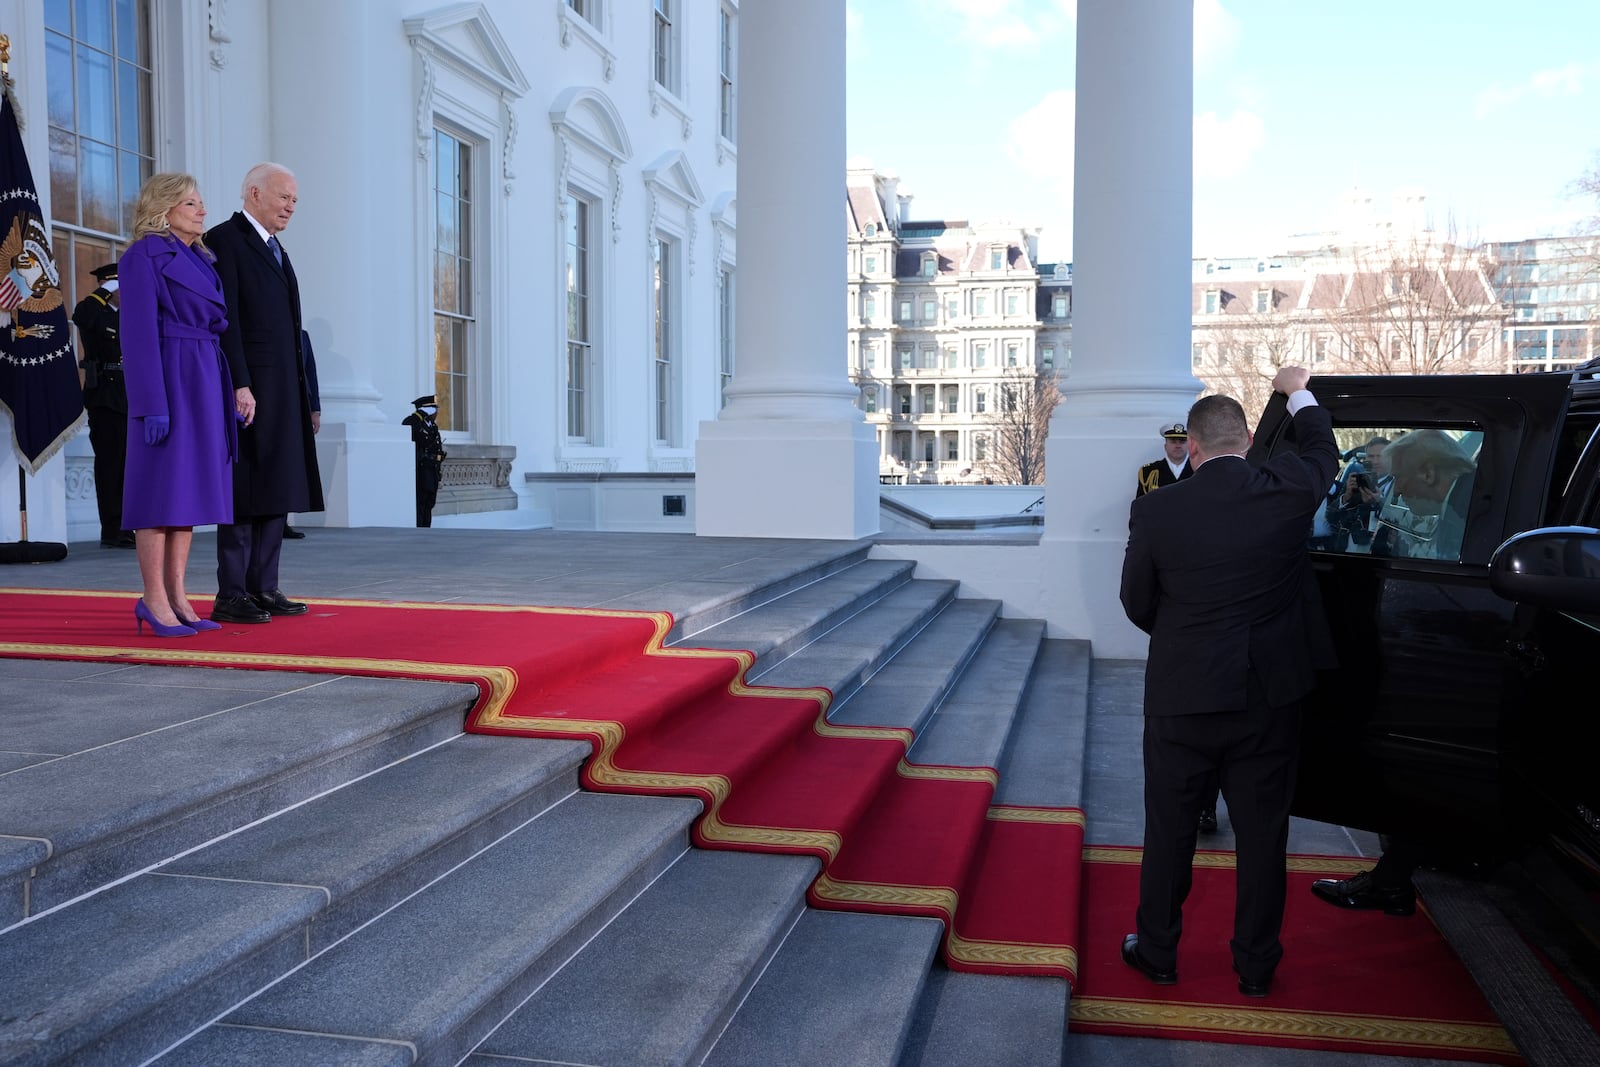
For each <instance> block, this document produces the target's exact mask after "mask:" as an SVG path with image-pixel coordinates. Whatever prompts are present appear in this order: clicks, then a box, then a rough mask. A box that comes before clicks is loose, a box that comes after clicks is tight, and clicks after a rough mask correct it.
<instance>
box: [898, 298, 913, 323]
mask: <svg viewBox="0 0 1600 1067" xmlns="http://www.w3.org/2000/svg"><path fill="white" fill-rule="evenodd" d="M900 321H901V322H910V321H911V301H909V300H902V301H900Z"/></svg>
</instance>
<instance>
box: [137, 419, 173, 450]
mask: <svg viewBox="0 0 1600 1067" xmlns="http://www.w3.org/2000/svg"><path fill="white" fill-rule="evenodd" d="M143 421H144V443H145V444H147V445H159V444H160V443H161V442H162V441H165V440H166V439H167V433H168V432H169V431H170V430H171V429H172V419H171V418H169V417H168V416H166V415H146V416H144V420H143Z"/></svg>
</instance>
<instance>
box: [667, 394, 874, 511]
mask: <svg viewBox="0 0 1600 1067" xmlns="http://www.w3.org/2000/svg"><path fill="white" fill-rule="evenodd" d="M695 507H696V514H695V533H696V534H698V535H699V536H702V537H804V538H815V539H818V540H824V539H827V540H847V541H853V540H857V539H859V538H862V537H870V536H872V535H873V534H875V533H877V532H878V439H877V435H876V433H874V432H873V429H872V427H870V426H868V425H867V424H866V423H864V422H854V423H851V422H839V421H835V420H827V421H813V420H807V419H769V420H765V421H756V420H743V419H741V420H730V421H719V422H703V423H701V424H700V438H699V441H698V442H697V443H696V445H695Z"/></svg>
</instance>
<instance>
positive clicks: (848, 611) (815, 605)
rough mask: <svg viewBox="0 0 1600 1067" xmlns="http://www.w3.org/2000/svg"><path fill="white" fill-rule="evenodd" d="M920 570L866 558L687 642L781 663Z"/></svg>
mask: <svg viewBox="0 0 1600 1067" xmlns="http://www.w3.org/2000/svg"><path fill="white" fill-rule="evenodd" d="M915 570H916V564H915V563H914V562H911V561H908V560H874V559H869V560H865V561H863V562H861V563H857V564H856V565H855V566H853V567H849V568H847V569H845V570H842V571H839V572H838V573H836V574H830V575H828V576H827V577H826V578H823V579H821V580H820V581H815V582H812V583H810V584H809V585H806V586H805V587H804V588H801V589H797V590H795V591H794V592H792V593H790V594H789V595H788V596H785V597H783V598H781V599H779V600H775V601H772V602H770V603H767V604H763V605H761V606H760V607H756V608H752V609H751V610H749V611H746V612H744V613H743V614H741V615H738V616H735V617H734V618H731V619H728V620H727V621H726V622H722V623H718V624H717V625H715V626H712V627H709V628H707V629H704V630H701V631H699V632H698V633H696V634H694V636H693V638H692V639H690V640H686V641H684V642H682V643H683V644H687V645H691V646H693V647H695V648H725V649H744V650H746V651H749V652H752V653H754V654H755V656H756V659H757V660H758V661H759V662H762V663H767V662H778V661H781V660H783V659H784V658H785V657H787V656H789V655H790V654H792V653H793V652H796V651H798V650H799V649H801V648H804V647H805V646H806V645H808V644H810V643H811V642H812V641H814V640H816V639H817V638H818V637H820V636H822V635H823V634H825V633H827V632H828V631H829V630H831V629H833V628H834V627H835V626H838V625H839V624H840V623H841V622H843V621H844V620H846V619H848V618H850V617H851V616H852V615H855V614H856V613H857V612H860V611H862V610H863V609H865V608H867V607H868V606H870V605H872V604H873V603H875V602H877V601H878V600H881V599H883V598H884V597H886V596H888V595H889V594H890V593H891V592H893V591H894V590H895V589H896V588H897V587H899V586H900V585H903V584H905V583H906V582H908V581H910V580H911V574H912V572H913V571H915Z"/></svg>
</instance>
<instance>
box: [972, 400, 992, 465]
mask: <svg viewBox="0 0 1600 1067" xmlns="http://www.w3.org/2000/svg"><path fill="white" fill-rule="evenodd" d="M972 410H973V411H976V412H977V413H978V414H979V415H982V414H983V413H984V412H985V411H988V410H989V390H987V389H974V390H973V391H972ZM978 458H979V459H982V458H983V457H982V456H980V457H978Z"/></svg>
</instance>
